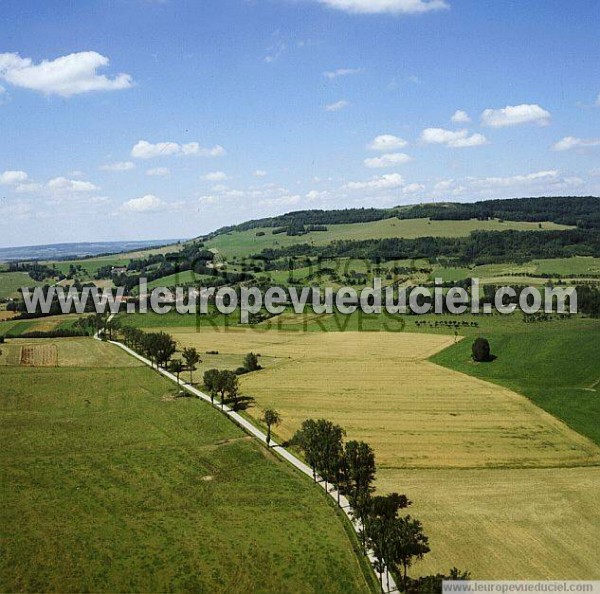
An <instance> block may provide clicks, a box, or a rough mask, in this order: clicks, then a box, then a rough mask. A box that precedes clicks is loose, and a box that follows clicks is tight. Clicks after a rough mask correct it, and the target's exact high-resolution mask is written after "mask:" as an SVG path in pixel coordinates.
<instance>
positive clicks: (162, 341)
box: [154, 332, 177, 367]
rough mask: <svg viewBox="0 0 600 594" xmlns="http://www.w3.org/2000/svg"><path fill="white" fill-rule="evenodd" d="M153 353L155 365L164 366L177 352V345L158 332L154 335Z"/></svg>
mask: <svg viewBox="0 0 600 594" xmlns="http://www.w3.org/2000/svg"><path fill="white" fill-rule="evenodd" d="M155 336H156V338H155V341H154V351H155V356H156V364H157V365H162V366H163V367H164V366H166V365H167V364H168V363H169V361H170V359H171V357H172V356H173V355H174V354H175V351H176V350H177V345H176V344H175V341H174V340H173V337H172V336H171V335H170V334H167V333H166V332H159V333H158V334H156V335H155Z"/></svg>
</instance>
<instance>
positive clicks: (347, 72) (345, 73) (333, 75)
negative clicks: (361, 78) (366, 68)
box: [323, 68, 362, 80]
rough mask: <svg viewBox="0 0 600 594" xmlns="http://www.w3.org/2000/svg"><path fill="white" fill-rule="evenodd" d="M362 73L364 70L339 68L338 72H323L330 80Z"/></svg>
mask: <svg viewBox="0 0 600 594" xmlns="http://www.w3.org/2000/svg"><path fill="white" fill-rule="evenodd" d="M361 72H362V68H338V69H337V70H329V71H327V72H323V76H324V77H325V78H327V79H329V80H333V79H334V78H339V77H340V76H350V75H352V74H359V73H361Z"/></svg>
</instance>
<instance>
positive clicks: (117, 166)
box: [100, 161, 135, 171]
mask: <svg viewBox="0 0 600 594" xmlns="http://www.w3.org/2000/svg"><path fill="white" fill-rule="evenodd" d="M100 169H101V170H102V171H131V170H132V169H135V165H134V164H133V163H132V162H131V161H118V162H116V163H106V164H105V165H100Z"/></svg>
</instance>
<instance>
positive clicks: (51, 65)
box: [0, 51, 133, 97]
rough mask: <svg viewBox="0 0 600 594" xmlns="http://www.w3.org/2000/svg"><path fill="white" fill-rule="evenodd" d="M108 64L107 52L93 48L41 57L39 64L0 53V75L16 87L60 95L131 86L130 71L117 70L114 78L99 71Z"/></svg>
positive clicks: (11, 54) (115, 89)
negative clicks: (54, 57) (100, 51)
mask: <svg viewBox="0 0 600 594" xmlns="http://www.w3.org/2000/svg"><path fill="white" fill-rule="evenodd" d="M108 64H109V59H108V58H107V57H106V56H103V55H101V54H99V53H97V52H92V51H89V52H79V53H74V54H69V55H67V56H61V57H59V58H56V59H55V60H43V61H42V62H40V63H39V64H34V63H33V60H31V58H22V57H21V56H20V55H19V54H17V53H4V54H0V79H2V80H4V81H6V82H7V83H9V84H11V85H13V86H15V87H21V88H24V89H30V90H32V91H40V92H42V93H44V94H45V95H60V96H61V97H70V96H72V95H78V94H81V93H88V92H90V91H117V90H120V89H128V88H130V87H132V86H133V80H132V78H131V76H130V75H129V74H117V75H116V76H115V77H114V78H109V77H107V76H106V75H104V74H98V72H97V70H98V69H100V68H105V67H106V66H108Z"/></svg>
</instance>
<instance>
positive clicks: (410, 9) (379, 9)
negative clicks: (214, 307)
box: [316, 0, 450, 14]
mask: <svg viewBox="0 0 600 594" xmlns="http://www.w3.org/2000/svg"><path fill="white" fill-rule="evenodd" d="M316 1H317V2H319V3H320V4H324V5H325V6H329V7H330V8H335V9H337V10H343V11H345V12H350V13H355V14H420V13H424V12H430V11H432V10H442V9H448V8H450V5H449V4H448V2H446V1H445V0H316Z"/></svg>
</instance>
